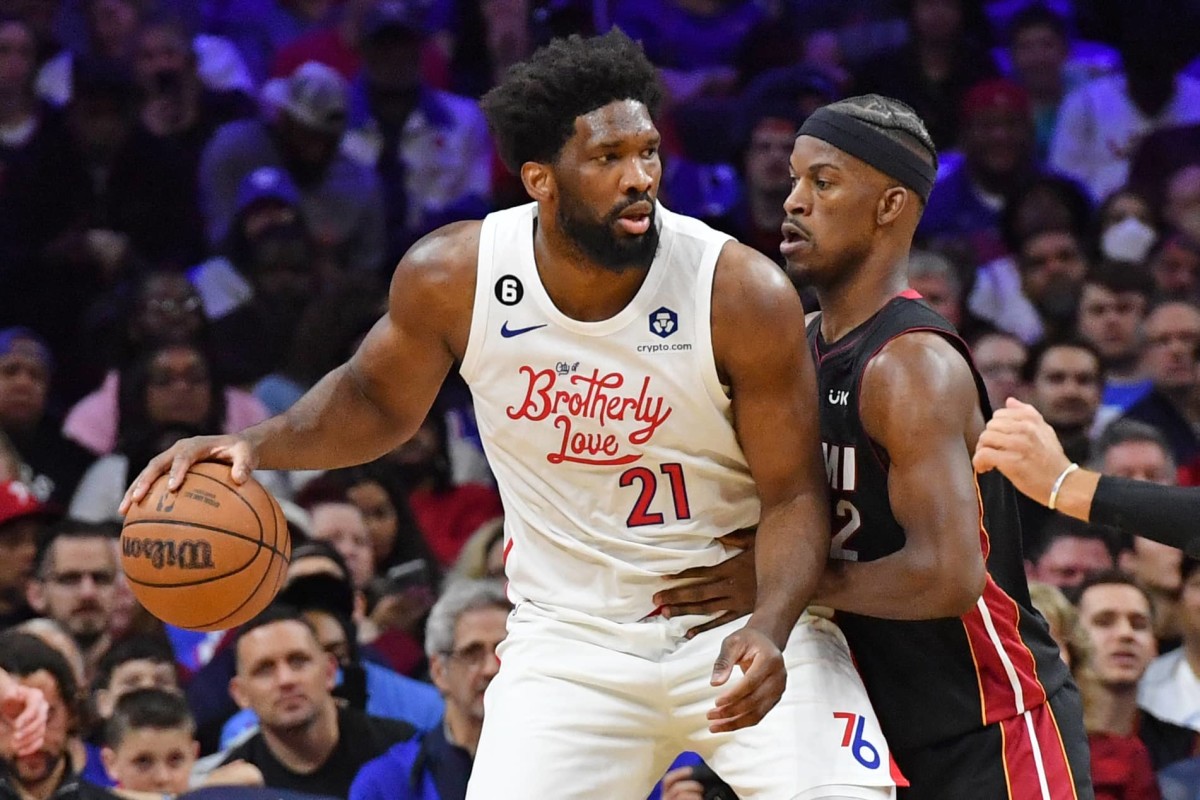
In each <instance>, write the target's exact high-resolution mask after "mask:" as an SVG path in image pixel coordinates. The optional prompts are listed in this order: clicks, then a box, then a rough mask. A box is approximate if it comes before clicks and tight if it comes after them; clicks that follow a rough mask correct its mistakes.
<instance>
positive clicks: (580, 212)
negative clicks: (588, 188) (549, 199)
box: [556, 191, 658, 272]
mask: <svg viewBox="0 0 1200 800" xmlns="http://www.w3.org/2000/svg"><path fill="white" fill-rule="evenodd" d="M559 198H560V199H559V204H558V213H557V215H556V220H557V222H558V227H559V228H560V229H561V230H562V231H563V233H565V234H566V235H567V237H568V238H569V239H570V240H571V241H572V242H573V243H574V244H575V246H576V247H578V248H579V250H580V252H581V253H582V254H583V255H584V256H585V257H586V258H587V259H588V260H589V261H592V262H593V263H595V264H596V265H597V266H599V267H602V268H604V269H606V270H609V271H610V272H625V271H626V270H631V269H641V270H645V269H649V267H650V263H651V262H652V261H654V256H655V254H656V253H657V252H658V226H657V225H655V222H656V219H655V217H656V214H657V209H656V208H655V209H652V210H651V212H650V228H649V229H648V230H647V231H646V232H645V233H643V234H641V235H637V236H629V235H625V234H621V233H618V232H617V220H618V219H619V218H620V216H621V212H622V211H624V210H625V209H626V208H628V207H629V206H631V205H633V204H634V203H642V202H646V203H650V204H651V205H653V203H654V200H653V198H651V197H650V195H648V194H641V195H637V196H635V197H631V198H628V199H627V200H626V201H625V202H623V203H621V204H620V205H618V206H617V207H616V208H614V209H612V210H611V211H609V212H608V214H606V215H605V216H604V218H603V219H600V220H597V219H595V218H593V217H592V216H591V214H589V213H588V210H587V209H586V208H585V207H584V205H583V204H582V203H579V202H577V201H576V200H575V198H574V197H572V196H571V194H570V193H569V192H566V191H563V192H562V193H561V194H560V195H559Z"/></svg>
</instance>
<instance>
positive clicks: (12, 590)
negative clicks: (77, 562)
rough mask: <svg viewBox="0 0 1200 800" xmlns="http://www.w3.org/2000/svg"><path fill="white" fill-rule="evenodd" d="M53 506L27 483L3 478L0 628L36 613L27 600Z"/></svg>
mask: <svg viewBox="0 0 1200 800" xmlns="http://www.w3.org/2000/svg"><path fill="white" fill-rule="evenodd" d="M49 516H50V510H49V509H48V508H47V507H46V506H44V505H43V504H42V503H41V502H39V501H38V499H37V498H36V497H34V495H33V492H31V491H30V490H29V489H28V488H27V487H26V486H25V484H23V483H18V482H16V481H2V482H0V629H3V628H7V627H9V626H11V625H14V624H16V623H18V622H21V621H23V620H26V619H29V618H30V617H32V616H34V614H33V612H32V611H31V610H30V608H29V606H28V605H26V603H25V586H26V584H28V583H29V578H30V576H32V575H33V566H34V558H35V557H36V556H37V539H38V534H39V533H41V529H42V525H43V524H44V523H45V521H46V519H47V518H48V517H49Z"/></svg>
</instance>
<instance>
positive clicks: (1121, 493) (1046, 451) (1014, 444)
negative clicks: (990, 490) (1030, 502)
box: [975, 399, 1200, 557]
mask: <svg viewBox="0 0 1200 800" xmlns="http://www.w3.org/2000/svg"><path fill="white" fill-rule="evenodd" d="M975 469H976V470H977V471H979V472H987V471H988V470H992V469H998V470H1000V472H1001V473H1003V474H1004V476H1005V477H1007V478H1008V479H1009V480H1010V481H1012V483H1013V485H1014V486H1016V487H1017V489H1019V490H1020V491H1021V492H1023V493H1024V494H1026V495H1028V496H1029V497H1031V498H1032V499H1034V500H1036V501H1037V502H1039V503H1041V504H1042V505H1045V506H1048V507H1050V508H1052V509H1054V510H1055V511H1059V512H1062V513H1063V514H1066V515H1068V516H1071V517H1075V518H1076V519H1081V520H1084V521H1087V522H1094V523H1097V524H1100V525H1111V526H1113V527H1116V528H1121V529H1123V530H1126V531H1129V532H1131V533H1136V534H1138V535H1139V536H1144V537H1146V538H1147V539H1153V540H1154V541H1156V542H1161V543H1163V544H1166V545H1170V546H1172V547H1178V548H1179V549H1181V550H1183V551H1184V552H1186V553H1187V554H1188V555H1191V556H1194V557H1200V525H1197V521H1198V520H1200V489H1198V488H1185V487H1179V486H1160V485H1159V484H1155V483H1149V482H1147V481H1135V480H1129V479H1127V478H1115V477H1111V476H1108V475H1100V474H1099V473H1097V472H1093V471H1091V470H1087V469H1080V468H1077V467H1074V466H1073V465H1072V464H1071V462H1070V461H1069V460H1068V459H1067V457H1066V455H1065V454H1064V453H1063V449H1062V445H1061V444H1059V441H1058V437H1057V436H1056V435H1055V433H1054V430H1053V429H1052V428H1051V427H1050V426H1049V425H1048V424H1047V423H1046V421H1045V420H1044V419H1042V415H1041V414H1039V413H1038V412H1037V410H1036V409H1034V408H1033V406H1030V405H1027V404H1025V403H1022V402H1020V401H1018V400H1013V399H1010V400H1009V401H1008V404H1007V407H1006V408H1002V409H999V410H998V411H996V414H995V416H993V417H992V419H991V421H990V422H988V425H987V429H986V430H985V431H984V432H983V434H982V435H981V436H980V437H979V443H978V445H976V448H975Z"/></svg>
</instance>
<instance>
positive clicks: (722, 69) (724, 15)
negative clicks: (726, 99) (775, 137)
mask: <svg viewBox="0 0 1200 800" xmlns="http://www.w3.org/2000/svg"><path fill="white" fill-rule="evenodd" d="M762 18H763V11H762V9H761V8H760V7H759V5H758V4H757V3H754V2H753V0H618V2H617V3H616V4H615V6H614V8H613V14H612V20H613V23H614V24H615V25H616V26H617V27H618V28H620V29H621V30H623V31H624V32H625V33H626V34H628V35H629V37H630V38H631V39H634V40H635V41H638V42H641V44H642V48H643V49H644V50H645V51H646V55H647V57H649V59H650V60H651V61H653V62H654V64H655V66H657V67H659V74H660V75H661V76H662V80H663V83H664V85H665V86H666V89H667V92H668V94H669V96H670V98H671V101H672V102H674V103H676V104H679V103H686V102H688V101H690V100H695V99H698V98H704V97H720V96H724V95H729V94H730V93H731V92H733V91H734V90H735V89H736V88H737V86H738V84H739V83H740V76H739V74H738V70H737V63H738V56H739V55H740V53H741V51H742V48H743V47H744V46H745V43H746V42H747V41H748V37H749V35H750V34H751V32H752V31H753V29H754V27H755V25H757V24H758V23H759V21H760V20H762Z"/></svg>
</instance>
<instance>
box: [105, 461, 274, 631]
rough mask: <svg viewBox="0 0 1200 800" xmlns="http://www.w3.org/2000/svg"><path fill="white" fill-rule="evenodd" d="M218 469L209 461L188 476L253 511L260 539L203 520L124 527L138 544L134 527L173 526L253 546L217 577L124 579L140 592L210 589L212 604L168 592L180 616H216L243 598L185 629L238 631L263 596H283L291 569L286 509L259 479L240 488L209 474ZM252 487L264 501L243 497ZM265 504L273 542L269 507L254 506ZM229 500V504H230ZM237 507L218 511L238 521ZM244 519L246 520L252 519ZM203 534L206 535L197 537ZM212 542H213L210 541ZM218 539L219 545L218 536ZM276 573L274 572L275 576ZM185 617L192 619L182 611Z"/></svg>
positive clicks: (158, 520)
mask: <svg viewBox="0 0 1200 800" xmlns="http://www.w3.org/2000/svg"><path fill="white" fill-rule="evenodd" d="M214 468H215V469H218V470H219V469H220V466H219V465H216V464H214V465H213V466H212V467H210V466H208V462H200V463H198V464H196V465H194V466H193V467H192V468H191V469H189V470H188V473H187V474H188V475H191V476H195V477H196V478H197V479H199V478H203V479H205V480H208V481H211V482H212V483H215V484H217V486H219V487H221V489H223V490H224V492H223V493H222V494H223V495H232V496H233V497H236V498H237V499H238V500H239V501H240V502H241V503H242V505H243V506H244V507H245V508H247V509H248V510H249V511H250V513H251V515H253V518H254V522H255V525H256V526H257V533H258V536H257V538H256V537H255V536H254V533H253V532H250V533H241V532H238V531H234V530H229V529H228V528H225V527H218V526H216V525H211V524H205V523H203V522H199V521H189V520H184V519H177V518H176V519H164V518H154V519H133V520H126V523H125V527H126V528H130V529H132V530H131V531H130V533H131V535H130V537H129V540H134V539H136V538H137V531H136V529H135V528H134V526H138V525H159V526H172V527H176V528H191V529H194V530H196V531H197V532H198V533H199V532H209V533H211V534H221V535H222V536H227V537H229V538H231V539H233V540H236V541H240V542H245V543H247V544H250V545H253V548H252V550H251V554H250V556H249V558H248V559H247V560H246V561H245V562H244V563H242V564H240V565H237V566H236V567H235V568H233V569H231V570H230V571H228V572H223V573H222V574H219V575H209V576H206V577H203V578H196V579H194V580H188V581H185V582H177V581H171V582H166V583H164V582H160V581H154V580H141V579H139V578H134V577H129V576H128V575H127V576H126V577H127V579H128V580H129V583H130V585H131V587H132V588H135V589H137V590H141V589H146V590H156V591H161V590H168V589H185V590H187V589H194V588H195V587H199V586H210V587H212V588H210V589H207V590H205V591H202V592H201V593H200V598H203V597H205V596H206V593H207V596H208V602H191V601H192V598H191V597H190V596H189V595H188V594H187V593H186V592H185V593H184V594H183V595H182V596H181V595H180V594H179V593H176V592H169V593H167V594H166V595H164V596H163V597H164V600H165V598H166V597H174V598H179V599H177V600H173V601H170V602H172V603H175V604H176V606H175V607H176V608H178V609H179V610H180V611H181V612H186V611H187V610H190V611H192V613H195V612H197V611H199V612H201V613H203V612H204V611H205V610H208V611H209V612H210V613H215V612H217V611H220V607H222V606H224V607H225V608H228V604H227V602H226V601H228V600H235V599H236V598H237V597H238V596H241V597H243V598H244V599H243V600H242V601H241V602H240V603H238V604H237V605H236V607H234V608H232V609H230V610H229V611H228V613H224V614H221V615H220V616H218V617H217V618H215V619H211V618H210V619H208V620H204V621H203V622H190V621H189V622H188V623H187V624H186V625H183V626H182V627H186V628H190V629H192V630H207V631H211V630H221V629H225V628H232V627H236V626H238V625H241V624H242V623H244V622H245V621H246V619H249V618H250V617H251V616H253V614H250V613H248V610H249V611H253V613H254V614H257V613H258V607H259V606H260V605H264V604H263V603H262V599H263V597H266V598H267V602H268V603H269V602H270V600H272V599H273V598H274V597H275V595H276V594H277V593H278V592H279V589H280V587H281V586H282V584H283V582H284V579H285V577H286V570H287V567H288V565H289V564H290V563H291V537H290V536H289V531H288V530H287V527H286V520H285V518H284V516H283V510H282V508H281V507H280V505H279V503H278V502H277V501H276V500H275V498H274V497H273V496H272V495H271V494H270V493H269V492H268V491H267V490H266V488H265V487H263V486H262V485H261V484H259V483H258V482H257V481H250V482H249V484H244V485H241V486H239V485H237V484H234V483H231V482H229V481H227V480H225V479H224V478H225V477H226V476H223V475H222V476H214V475H211V474H207V473H208V471H209V470H210V469H214ZM249 485H255V486H257V487H258V489H259V491H260V493H261V495H260V497H261V500H260V498H252V497H249V496H248V495H244V494H243V492H244V491H245V489H246V488H248V486H249ZM263 501H265V503H266V505H267V506H268V507H269V508H270V509H271V514H270V516H271V518H272V519H271V522H272V530H271V534H272V540H271V542H270V543H268V542H267V541H266V533H267V531H266V524H265V519H264V517H265V515H266V514H267V511H266V509H265V508H264V509H259V508H257V507H256V505H255V504H256V503H260V502H263ZM226 502H228V500H226ZM236 508H237V506H236V504H234V505H233V506H232V508H230V509H229V510H225V509H222V510H221V511H220V512H219V513H220V514H221V515H222V516H223V517H224V515H228V514H229V513H230V512H231V511H232V513H233V514H234V519H238V516H239V515H238V512H237V511H236V510H234V509H236ZM218 521H220V522H222V523H224V524H231V521H227V520H226V519H224V518H222V519H220V520H218ZM246 521H247V522H248V520H246ZM239 527H243V524H241V523H240V522H239ZM245 527H249V526H245ZM160 535H161V536H162V537H164V538H167V539H173V538H174V537H173V536H172V532H171V531H166V530H163V531H161V534H160ZM199 535H201V536H203V533H199ZM124 536H125V533H124V532H123V533H122V537H123V538H124ZM209 541H213V540H212V539H209ZM216 541H220V539H219V537H218V539H217V540H216ZM226 547H229V545H226ZM264 555H265V556H266V558H267V563H266V564H265V565H261V566H260V561H261V559H262V557H263V556H264ZM256 569H257V570H258V577H257V578H255V577H254V572H255V571H256ZM272 572H273V573H274V574H272ZM148 577H153V576H148ZM247 578H248V579H249V580H251V581H254V583H253V584H248V583H247V581H246V579H247ZM231 579H232V580H233V582H232V583H229V584H228V586H227V587H225V588H221V587H219V586H214V584H219V583H220V582H221V581H229V580H231ZM135 594H140V591H138V592H135ZM231 595H232V596H231ZM198 599H199V598H198ZM139 600H140V598H139ZM183 616H184V617H185V618H186V617H188V616H190V615H189V614H187V613H184V614H183ZM197 616H198V615H197Z"/></svg>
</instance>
